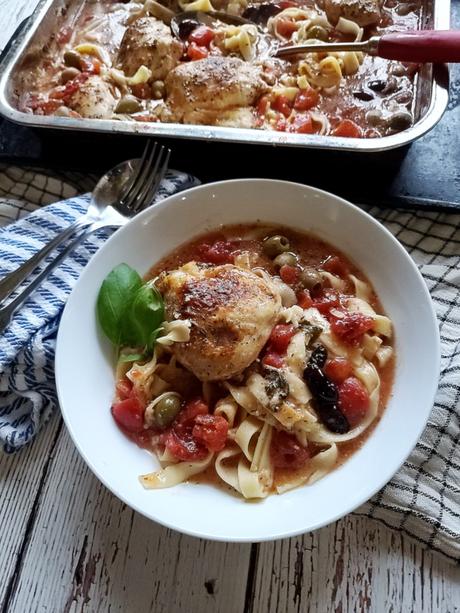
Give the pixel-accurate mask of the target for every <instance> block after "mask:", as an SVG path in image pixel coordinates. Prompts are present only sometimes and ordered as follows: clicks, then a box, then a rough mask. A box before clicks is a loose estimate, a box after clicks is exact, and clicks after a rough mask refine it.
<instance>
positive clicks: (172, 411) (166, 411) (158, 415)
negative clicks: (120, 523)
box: [153, 394, 181, 428]
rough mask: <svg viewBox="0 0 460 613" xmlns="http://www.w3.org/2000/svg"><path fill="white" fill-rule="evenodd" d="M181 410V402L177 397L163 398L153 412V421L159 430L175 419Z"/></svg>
mask: <svg viewBox="0 0 460 613" xmlns="http://www.w3.org/2000/svg"><path fill="white" fill-rule="evenodd" d="M180 408H181V401H180V398H179V396H175V395H174V396H173V395H172V394H171V395H170V396H165V397H164V398H162V399H161V400H160V401H159V402H157V404H156V405H155V408H154V410H153V414H154V419H155V422H156V423H157V425H158V426H159V427H160V428H166V427H167V426H169V425H170V424H172V422H173V421H174V419H175V418H176V415H177V414H178V413H179V411H180Z"/></svg>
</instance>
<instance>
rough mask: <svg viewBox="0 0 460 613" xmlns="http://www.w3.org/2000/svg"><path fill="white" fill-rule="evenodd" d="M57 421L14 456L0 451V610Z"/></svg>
mask: <svg viewBox="0 0 460 613" xmlns="http://www.w3.org/2000/svg"><path fill="white" fill-rule="evenodd" d="M60 424H61V419H60V416H58V415H55V416H54V417H53V419H52V420H51V423H49V424H48V425H47V426H46V428H45V430H44V431H43V432H42V433H41V434H40V436H39V438H38V440H37V441H35V442H34V443H33V444H32V445H30V446H28V447H26V448H25V449H24V450H23V451H21V452H20V453H18V454H15V455H4V454H0V501H1V504H0V568H1V572H0V610H1V608H2V605H3V603H4V602H5V600H7V599H8V593H9V591H10V590H11V589H12V588H13V585H14V582H15V578H16V572H17V571H18V568H17V567H18V566H19V563H20V554H21V551H22V548H23V547H24V544H25V540H26V538H27V528H28V526H30V523H31V522H32V521H33V515H34V513H36V512H37V510H38V508H39V501H40V494H41V489H42V488H43V485H44V483H43V478H44V474H45V473H46V471H47V469H48V468H49V463H48V458H49V457H50V453H51V451H52V449H53V446H54V445H55V442H56V439H57V437H58V434H59V429H60Z"/></svg>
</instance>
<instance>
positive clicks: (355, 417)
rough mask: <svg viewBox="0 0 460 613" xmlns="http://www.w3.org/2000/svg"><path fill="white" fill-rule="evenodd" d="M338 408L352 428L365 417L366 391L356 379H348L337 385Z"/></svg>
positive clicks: (367, 408) (367, 400) (367, 402)
mask: <svg viewBox="0 0 460 613" xmlns="http://www.w3.org/2000/svg"><path fill="white" fill-rule="evenodd" d="M338 391H339V407H340V410H341V411H342V413H343V414H344V415H345V417H346V418H347V420H348V423H349V424H350V426H351V427H352V428H354V427H355V426H357V425H358V424H359V423H360V422H361V421H362V420H363V419H364V417H365V416H366V414H367V412H368V410H369V405H370V398H369V393H368V391H367V389H366V388H365V387H364V385H363V384H362V383H361V381H360V380H359V379H357V378H356V377H348V379H345V381H343V383H341V384H340V385H339V390H338Z"/></svg>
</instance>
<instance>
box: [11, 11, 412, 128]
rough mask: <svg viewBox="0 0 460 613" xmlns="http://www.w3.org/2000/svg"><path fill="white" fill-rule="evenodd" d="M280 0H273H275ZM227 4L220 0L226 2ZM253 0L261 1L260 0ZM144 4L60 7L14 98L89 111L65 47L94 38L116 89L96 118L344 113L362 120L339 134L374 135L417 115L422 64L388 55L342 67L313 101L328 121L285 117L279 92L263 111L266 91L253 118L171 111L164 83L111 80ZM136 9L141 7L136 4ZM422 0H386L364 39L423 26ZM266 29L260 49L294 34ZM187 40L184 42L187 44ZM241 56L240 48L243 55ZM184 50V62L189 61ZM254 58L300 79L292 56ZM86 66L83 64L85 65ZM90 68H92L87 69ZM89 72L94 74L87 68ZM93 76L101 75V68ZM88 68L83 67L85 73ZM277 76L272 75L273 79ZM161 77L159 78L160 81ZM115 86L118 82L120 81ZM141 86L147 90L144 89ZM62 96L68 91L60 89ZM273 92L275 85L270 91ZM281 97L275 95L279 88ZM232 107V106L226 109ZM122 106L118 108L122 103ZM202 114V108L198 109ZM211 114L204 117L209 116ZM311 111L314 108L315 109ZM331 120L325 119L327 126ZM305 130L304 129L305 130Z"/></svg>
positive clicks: (277, 82) (279, 75)
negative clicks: (69, 73) (66, 74)
mask: <svg viewBox="0 0 460 613" xmlns="http://www.w3.org/2000/svg"><path fill="white" fill-rule="evenodd" d="M270 1H271V2H272V3H276V0H270ZM296 4H297V6H298V7H299V8H312V9H315V10H316V11H319V14H322V12H321V6H322V3H321V2H320V1H318V0H298V2H297V3H296ZM213 5H214V7H215V8H216V9H218V10H225V3H224V2H220V0H214V2H213ZM221 5H222V6H221ZM249 6H250V7H251V6H253V7H256V6H257V3H254V4H253V5H251V3H250V4H249ZM139 7H140V5H138V4H136V3H130V2H128V3H119V2H118V3H117V2H112V1H110V0H102V1H101V2H96V3H94V2H86V3H80V2H73V3H71V5H70V8H69V9H68V10H67V11H66V12H64V13H63V15H62V17H61V18H60V19H58V21H57V22H56V23H57V25H56V28H57V30H56V32H55V33H54V36H52V37H51V38H50V39H49V40H47V42H46V45H45V47H39V48H36V49H32V50H31V51H30V52H29V53H28V55H27V56H26V58H25V60H24V62H23V65H22V67H21V69H20V70H19V72H18V74H17V75H16V78H15V93H16V96H17V104H18V107H19V109H20V110H22V111H24V112H29V113H30V112H32V113H35V114H41V115H43V114H44V115H50V114H58V115H60V116H70V117H72V118H74V119H75V118H78V117H81V116H83V117H90V118H92V116H90V115H85V114H83V115H80V113H79V112H78V111H81V112H82V113H83V111H82V110H81V107H80V106H78V105H77V106H75V104H73V103H72V96H73V95H75V93H76V92H77V91H78V90H79V88H80V87H81V83H79V82H78V79H77V82H76V83H75V84H73V81H71V82H69V83H70V85H68V87H69V88H70V89H69V92H71V93H70V94H68V95H67V94H66V93H65V92H64V93H63V90H64V87H65V86H64V85H63V82H62V79H61V75H62V73H63V71H64V70H65V68H66V65H65V64H64V60H63V55H64V52H65V51H66V50H69V49H73V48H75V47H76V46H77V45H78V44H79V43H82V42H91V41H92V42H94V43H96V44H97V45H99V46H100V47H101V48H102V49H103V50H104V53H105V58H106V60H107V62H105V61H104V62H103V66H102V72H101V73H100V74H101V75H102V77H103V79H105V80H107V82H109V83H110V86H111V88H112V89H113V95H114V98H115V100H114V103H113V109H115V114H114V113H112V112H111V111H110V112H108V113H107V114H105V115H104V117H97V118H119V119H121V120H125V121H129V120H134V121H153V122H155V121H163V122H167V121H180V122H183V123H188V122H190V123H198V124H204V125H229V126H235V127H253V128H258V129H268V130H278V131H287V132H296V133H308V134H310V133H321V134H323V133H324V134H334V130H335V129H336V128H337V127H338V126H339V125H340V124H341V123H342V122H343V121H344V120H347V121H348V120H351V121H352V122H354V123H355V124H356V126H358V129H359V134H352V133H348V134H347V133H346V134H342V133H340V134H339V135H340V136H353V135H354V136H357V135H359V136H360V137H364V138H376V137H380V136H385V135H388V134H392V133H395V132H399V131H401V130H404V129H406V128H408V127H410V125H411V123H412V122H413V100H414V78H415V75H416V73H417V71H418V66H417V65H414V64H402V63H399V62H390V61H387V60H384V59H381V58H377V57H371V56H364V57H363V59H362V62H361V65H360V66H359V68H358V70H357V72H356V73H354V74H344V75H343V77H342V79H341V82H340V84H339V85H338V86H337V87H334V88H332V89H331V88H329V89H328V88H326V89H325V90H324V91H323V90H321V91H320V94H319V100H318V101H317V103H316V104H315V105H313V107H312V109H311V110H312V112H313V113H320V114H321V115H322V116H324V118H326V123H327V126H326V123H323V127H321V123H320V124H318V122H317V120H315V119H314V118H313V123H311V122H310V124H308V121H306V123H305V121H304V123H303V127H298V126H297V124H295V121H294V118H295V117H297V115H299V118H300V120H301V123H302V120H306V119H309V118H310V115H309V112H307V113H303V112H299V111H296V110H292V112H291V118H290V119H289V121H288V122H286V120H285V118H284V116H283V113H282V112H280V113H278V116H277V115H276V112H275V111H274V110H273V109H275V105H276V100H274V99H272V101H271V116H270V119H269V118H268V116H267V117H266V116H265V114H264V112H262V111H260V108H259V103H260V101H261V99H262V98H263V96H262V95H261V96H260V97H259V98H258V99H257V100H255V102H254V103H251V104H250V106H249V107H241V108H250V109H251V112H252V116H253V118H252V121H253V124H251V125H250V126H249V125H240V124H238V123H236V124H235V123H228V124H225V123H223V124H220V123H219V121H220V119H219V114H220V113H221V111H220V110H219V109H212V108H211V109H210V114H209V112H208V115H206V114H205V116H204V119H199V118H197V119H196V120H195V119H190V120H182V119H177V118H174V113H173V116H172V117H171V118H168V117H169V115H170V110H168V109H167V104H166V107H165V109H166V110H160V109H161V108H162V105H163V103H164V102H166V103H167V102H168V100H167V99H166V98H165V97H164V94H161V93H160V94H159V95H157V94H156V91H163V90H164V83H163V85H161V84H160V85H161V87H160V90H155V88H154V86H153V84H152V83H150V84H146V85H145V87H144V86H143V87H141V88H139V87H138V88H137V89H136V88H135V87H133V88H132V91H131V90H127V91H124V90H121V89H119V87H118V85H117V82H116V80H113V78H112V76H111V74H110V69H111V68H117V69H118V68H119V65H118V59H117V58H118V51H119V49H120V45H121V41H122V38H123V34H124V32H125V28H126V27H127V26H128V25H129V24H130V23H132V22H133V21H134V20H135V18H136V17H137V16H138V15H141V13H139V11H140V9H139ZM136 11H137V12H136ZM421 15H422V0H411V2H410V3H409V2H407V0H405V1H403V0H384V1H383V3H382V9H381V20H380V23H379V24H378V26H370V27H365V28H364V33H363V40H366V39H368V38H369V37H371V36H374V35H382V34H385V33H389V32H394V31H404V30H412V29H419V28H420V27H421V25H422V23H421V20H422V17H421ZM260 25H261V26H262V28H263V33H262V34H260V36H259V38H260V40H259V43H258V44H257V46H256V49H258V50H262V49H265V50H267V49H269V48H276V47H277V46H279V45H281V46H282V45H284V44H290V43H291V41H290V40H289V39H286V40H285V41H279V40H278V39H277V38H276V37H275V36H274V35H273V34H272V33H269V32H268V30H267V28H266V27H265V24H263V23H262V24H260ZM338 40H350V36H349V35H346V34H343V33H341V32H338V31H336V30H332V33H331V34H330V41H331V42H333V41H338ZM187 44H188V43H187V42H186V44H185V47H184V49H187ZM207 53H208V54H209V56H213V55H214V56H221V55H222V51H221V49H220V48H219V47H218V46H216V45H214V43H212V44H211V46H210V48H209V50H208V51H207ZM238 57H239V56H238ZM190 61H191V60H190V58H189V57H187V54H186V51H184V56H183V57H182V58H181V60H180V62H181V63H185V62H190ZM251 61H252V63H255V64H257V65H263V66H264V68H263V80H266V81H267V83H268V84H269V85H270V87H271V86H272V85H274V86H276V87H278V88H279V87H283V86H284V85H286V84H287V85H288V86H289V87H292V86H295V79H296V72H295V69H294V63H293V61H292V62H291V61H281V60H274V59H273V58H267V56H266V55H265V54H263V53H259V51H258V52H257V53H256V57H254V58H253V60H251ZM82 70H83V71H84V69H82ZM90 70H91V69H90ZM88 74H91V75H93V74H94V73H92V72H90V73H88ZM95 74H96V76H97V75H99V72H98V71H97V72H96V73H95ZM85 75H86V76H88V75H87V74H86V73H84V72H83V78H85ZM273 80H274V82H273V83H272V82H271V81H273ZM156 83H157V82H156ZM117 88H118V89H117ZM141 90H142V91H141ZM127 93H128V94H129V95H134V96H135V97H137V98H138V106H139V108H138V111H136V112H131V113H130V112H128V114H124V115H123V114H121V115H118V116H117V114H116V113H117V111H116V102H117V101H118V100H119V99H120V97H121V96H122V95H126V94H127ZM63 96H64V97H63ZM270 96H271V97H272V98H273V92H271V93H270ZM275 98H276V96H275ZM232 109H233V110H234V108H233V107H232V108H230V109H229V110H232ZM119 113H121V111H119ZM198 115H200V113H198ZM206 117H207V119H206ZM312 117H313V116H312ZM325 126H326V127H325ZM302 130H307V131H306V132H305V131H302Z"/></svg>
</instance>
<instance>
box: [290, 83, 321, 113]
mask: <svg viewBox="0 0 460 613" xmlns="http://www.w3.org/2000/svg"><path fill="white" fill-rule="evenodd" d="M318 101H319V93H318V92H317V91H316V89H313V87H310V88H308V89H302V90H300V92H299V93H298V94H297V96H296V97H295V100H294V108H295V109H296V111H309V110H310V109H311V108H313V107H314V106H316V105H317V104H318Z"/></svg>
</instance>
